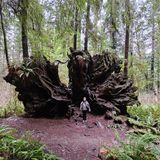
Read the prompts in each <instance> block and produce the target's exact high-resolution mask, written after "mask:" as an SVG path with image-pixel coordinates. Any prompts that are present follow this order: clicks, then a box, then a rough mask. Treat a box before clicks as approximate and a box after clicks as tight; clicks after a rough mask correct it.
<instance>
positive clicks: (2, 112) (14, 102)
mask: <svg viewBox="0 0 160 160" xmlns="http://www.w3.org/2000/svg"><path fill="white" fill-rule="evenodd" d="M22 114H24V106H23V104H22V103H21V102H20V101H19V100H18V98H17V97H14V98H13V99H11V100H10V101H9V102H8V103H7V105H6V106H1V107H0V117H1V118H3V117H5V118H7V117H9V116H12V115H17V116H20V115H22Z"/></svg>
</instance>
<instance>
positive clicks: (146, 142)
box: [104, 133, 160, 160]
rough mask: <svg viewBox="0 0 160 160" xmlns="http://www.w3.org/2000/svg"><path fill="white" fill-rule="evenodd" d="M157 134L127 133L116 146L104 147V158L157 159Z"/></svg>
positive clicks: (109, 159)
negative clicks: (125, 138)
mask: <svg viewBox="0 0 160 160" xmlns="http://www.w3.org/2000/svg"><path fill="white" fill-rule="evenodd" d="M159 139H160V137H159V136H157V135H153V134H150V133H146V134H143V135H142V134H129V135H128V139H127V141H126V142H124V141H122V140H119V143H120V146H119V147H118V148H110V147H105V149H106V154H105V155H104V157H105V159H106V160H111V159H112V160H113V159H114V160H159V159H160V150H159V147H158V145H157V144H156V143H157V142H158V140H159Z"/></svg>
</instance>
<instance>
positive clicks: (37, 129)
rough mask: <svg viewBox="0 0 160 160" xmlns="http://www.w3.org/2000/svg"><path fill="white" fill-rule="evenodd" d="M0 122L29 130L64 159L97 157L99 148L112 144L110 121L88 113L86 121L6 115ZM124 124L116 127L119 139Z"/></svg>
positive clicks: (114, 144) (112, 133)
mask: <svg viewBox="0 0 160 160" xmlns="http://www.w3.org/2000/svg"><path fill="white" fill-rule="evenodd" d="M0 122H1V124H2V125H9V126H11V127H14V128H17V129H18V130H19V132H20V134H23V133H24V132H26V131H30V132H31V133H32V134H33V136H34V137H35V138H36V139H38V140H39V141H40V142H41V143H43V144H45V145H46V148H47V149H48V150H50V151H53V152H54V153H55V154H56V155H58V156H59V157H62V159H64V160H98V157H97V156H98V151H99V147H100V146H102V145H110V146H116V145H117V142H116V140H115V133H114V131H113V128H111V126H112V124H113V123H112V122H111V121H106V120H104V118H103V117H99V116H97V117H95V116H92V115H89V118H88V122H87V124H83V123H82V122H75V121H74V120H68V119H56V120H55V119H33V118H20V117H19V118H18V117H10V118H7V119H1V120H0ZM126 130H127V127H124V126H123V129H117V131H118V132H119V133H120V136H121V137H122V138H124V137H125V133H126Z"/></svg>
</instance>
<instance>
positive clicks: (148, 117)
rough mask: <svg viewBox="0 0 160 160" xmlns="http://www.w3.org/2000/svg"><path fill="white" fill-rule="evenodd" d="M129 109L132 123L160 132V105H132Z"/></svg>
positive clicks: (129, 119)
mask: <svg viewBox="0 0 160 160" xmlns="http://www.w3.org/2000/svg"><path fill="white" fill-rule="evenodd" d="M127 111H128V113H129V115H130V117H129V118H128V121H129V123H130V124H132V125H133V126H135V127H138V128H141V129H150V131H152V132H154V133H156V134H160V105H143V106H132V107H128V110H127ZM148 131H149V130H148Z"/></svg>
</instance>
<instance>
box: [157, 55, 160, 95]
mask: <svg viewBox="0 0 160 160" xmlns="http://www.w3.org/2000/svg"><path fill="white" fill-rule="evenodd" d="M157 63H158V64H157V79H158V80H157V91H158V93H160V58H159V57H158V62H157Z"/></svg>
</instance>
